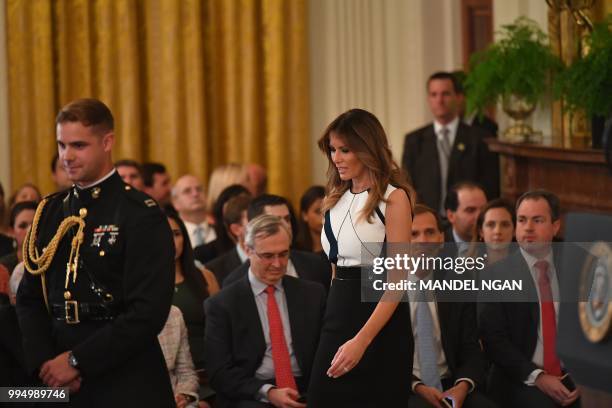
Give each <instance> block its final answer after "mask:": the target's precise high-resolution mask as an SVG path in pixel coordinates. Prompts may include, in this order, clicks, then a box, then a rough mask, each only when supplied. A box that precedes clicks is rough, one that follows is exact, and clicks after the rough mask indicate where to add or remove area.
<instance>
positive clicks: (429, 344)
mask: <svg viewBox="0 0 612 408" xmlns="http://www.w3.org/2000/svg"><path fill="white" fill-rule="evenodd" d="M428 300H431V299H428V296H426V291H420V292H419V293H418V295H417V304H416V308H417V309H416V332H417V341H416V347H417V353H418V358H419V368H420V371H421V373H420V375H421V381H423V383H424V384H425V385H427V386H428V387H434V388H437V389H438V390H440V391H442V383H441V382H440V373H439V372H438V349H437V347H436V343H435V339H434V322H433V318H432V316H431V311H430V310H429V305H428V304H427V302H428Z"/></svg>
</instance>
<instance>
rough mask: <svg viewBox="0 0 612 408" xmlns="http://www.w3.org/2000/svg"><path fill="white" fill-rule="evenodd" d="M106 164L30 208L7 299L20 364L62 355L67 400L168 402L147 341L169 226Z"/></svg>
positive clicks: (160, 302)
mask: <svg viewBox="0 0 612 408" xmlns="http://www.w3.org/2000/svg"><path fill="white" fill-rule="evenodd" d="M109 113H110V111H109ZM58 141H59V137H58ZM109 157H110V154H109ZM111 163H112V162H111ZM110 168H111V169H112V170H111V171H110V172H109V173H107V174H106V175H105V176H104V177H102V178H100V179H99V180H97V181H96V182H95V183H94V184H93V185H89V186H87V187H86V188H81V187H78V186H76V185H75V186H73V187H72V188H71V189H70V190H68V191H64V192H61V193H57V194H54V195H52V196H49V197H47V198H45V199H44V200H43V201H42V202H41V204H40V205H39V208H38V209H37V212H36V216H35V219H34V223H33V225H32V228H31V230H30V232H29V233H28V236H27V238H26V241H25V243H24V249H25V251H26V252H25V253H24V259H25V266H26V269H27V270H28V272H27V273H25V274H24V277H23V280H22V283H21V286H20V288H19V292H18V296H17V314H18V318H19V323H20V326H21V328H22V331H23V342H24V350H25V356H26V363H27V366H28V369H29V370H30V371H31V372H32V373H34V374H35V375H39V372H41V371H45V365H46V364H47V363H48V362H49V361H50V360H54V359H63V358H67V359H68V364H69V365H70V366H72V367H73V368H76V369H77V370H78V372H79V375H78V377H77V378H76V379H75V380H74V381H76V382H78V383H79V384H78V385H80V387H77V388H78V391H77V392H76V393H74V394H71V395H70V406H74V407H111V406H113V407H114V406H122V407H135V406H143V407H144V406H146V407H169V406H174V398H173V394H172V388H171V385H170V379H169V376H168V371H167V368H166V365H165V361H164V357H163V354H162V351H161V348H160V346H159V342H158V340H157V334H158V333H159V332H160V331H161V329H162V327H163V326H164V323H165V321H166V318H167V316H168V312H169V310H170V305H171V301H172V288H173V282H174V269H173V267H174V244H173V241H172V235H171V231H170V228H169V225H168V222H167V220H166V217H165V216H164V215H163V213H162V212H161V211H160V209H159V207H158V205H157V203H156V202H155V201H154V200H152V199H151V198H150V197H149V196H147V195H146V194H144V193H142V192H140V191H138V190H135V189H133V188H132V187H130V186H129V185H127V184H125V183H124V182H123V181H122V180H121V177H120V176H119V174H118V173H117V172H116V170H115V169H114V168H112V164H111V167H110ZM62 363H63V361H62ZM41 367H42V368H43V370H41ZM42 377H43V380H44V379H45V375H44V373H43V375H42ZM47 378H49V377H47ZM53 381H57V380H55V379H54V380H53ZM53 381H51V383H53ZM45 382H46V383H47V384H49V381H45ZM62 385H63V384H62ZM66 385H67V386H68V385H69V386H74V383H73V382H71V383H68V384H66Z"/></svg>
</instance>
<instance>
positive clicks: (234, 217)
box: [206, 194, 252, 285]
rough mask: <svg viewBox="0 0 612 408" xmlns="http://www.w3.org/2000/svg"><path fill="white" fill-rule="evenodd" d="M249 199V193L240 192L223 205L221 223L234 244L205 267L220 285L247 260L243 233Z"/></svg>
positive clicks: (246, 220) (246, 221)
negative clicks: (232, 247)
mask: <svg viewBox="0 0 612 408" xmlns="http://www.w3.org/2000/svg"><path fill="white" fill-rule="evenodd" d="M251 200H252V198H251V196H250V195H248V194H240V195H237V196H236V197H233V198H231V199H230V200H229V201H228V202H227V203H225V206H224V207H223V225H224V226H225V229H226V230H227V232H228V234H229V236H230V237H231V238H232V240H233V241H234V242H235V243H236V246H235V247H234V249H232V250H230V251H228V252H226V253H224V254H223V255H220V256H218V257H216V258H215V259H213V260H212V261H210V262H208V263H207V264H206V268H207V269H209V270H210V271H212V273H214V274H215V277H216V278H217V282H219V284H220V285H222V284H223V281H224V280H225V278H227V277H228V276H229V274H230V273H231V272H232V271H233V270H234V269H236V268H238V267H239V266H240V265H242V264H243V263H245V262H246V261H247V260H248V257H247V255H246V247H245V245H244V234H245V229H246V225H247V223H248V219H247V209H248V208H249V204H250V203H251Z"/></svg>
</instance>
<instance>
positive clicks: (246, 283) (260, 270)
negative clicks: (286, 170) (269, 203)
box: [204, 215, 325, 408]
mask: <svg viewBox="0 0 612 408" xmlns="http://www.w3.org/2000/svg"><path fill="white" fill-rule="evenodd" d="M290 242H291V232H290V231H289V229H288V228H287V227H286V225H285V224H284V222H283V221H281V220H280V219H279V218H278V217H276V216H272V215H262V216H260V217H257V218H255V219H253V220H251V221H250V222H249V224H248V226H247V232H246V247H247V254H248V256H249V259H250V261H251V262H250V267H249V269H248V273H247V276H244V277H242V278H241V279H239V280H238V281H236V282H234V283H233V284H231V285H229V286H228V287H226V288H224V289H223V290H222V291H221V292H219V293H218V294H217V295H215V296H213V297H211V298H209V299H208V300H207V301H206V303H205V309H206V334H205V336H204V342H205V350H206V369H207V372H208V375H209V378H210V383H211V385H212V387H213V388H214V389H215V391H217V403H218V407H219V408H247V407H253V408H255V407H270V406H274V407H286V406H291V407H305V406H306V404H304V403H301V402H300V401H299V400H300V396H301V395H303V393H304V392H305V391H306V390H305V387H306V386H307V384H308V380H309V375H310V370H311V367H312V360H313V358H314V353H315V351H316V348H317V344H318V340H319V331H320V328H321V322H322V317H323V309H324V305H325V290H324V289H323V287H322V286H321V285H320V284H318V283H315V282H308V281H306V280H303V279H296V278H293V277H291V276H286V271H287V263H288V261H289V243H290Z"/></svg>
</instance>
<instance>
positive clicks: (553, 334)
mask: <svg viewBox="0 0 612 408" xmlns="http://www.w3.org/2000/svg"><path fill="white" fill-rule="evenodd" d="M535 268H536V270H537V271H538V289H539V290H540V311H541V314H542V337H543V344H544V371H546V373H548V374H550V375H556V376H559V375H561V363H560V362H559V359H558V358H557V320H556V318H555V305H554V303H553V296H552V289H551V286H550V276H549V265H548V262H547V261H538V262H536V263H535Z"/></svg>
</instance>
